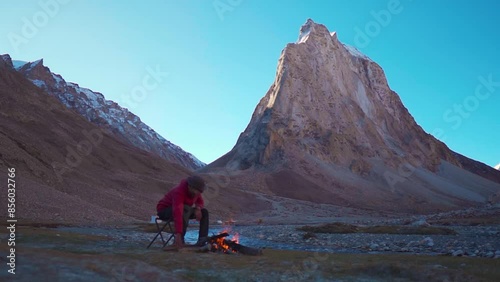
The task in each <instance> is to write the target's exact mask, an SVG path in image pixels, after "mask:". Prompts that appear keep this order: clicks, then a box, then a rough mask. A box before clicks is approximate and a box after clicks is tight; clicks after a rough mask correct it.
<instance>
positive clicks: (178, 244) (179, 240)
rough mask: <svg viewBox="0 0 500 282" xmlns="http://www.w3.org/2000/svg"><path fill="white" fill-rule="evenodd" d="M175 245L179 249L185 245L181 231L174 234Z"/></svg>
mask: <svg viewBox="0 0 500 282" xmlns="http://www.w3.org/2000/svg"><path fill="white" fill-rule="evenodd" d="M174 246H175V247H176V248H177V249H180V248H182V247H184V244H183V243H182V236H181V233H176V234H175V235H174Z"/></svg>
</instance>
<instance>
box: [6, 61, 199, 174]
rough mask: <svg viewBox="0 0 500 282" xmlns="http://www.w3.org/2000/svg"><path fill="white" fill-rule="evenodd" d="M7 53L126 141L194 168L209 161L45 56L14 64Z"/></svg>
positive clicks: (27, 72) (40, 83)
mask: <svg viewBox="0 0 500 282" xmlns="http://www.w3.org/2000/svg"><path fill="white" fill-rule="evenodd" d="M3 56H4V58H5V60H6V61H9V63H8V65H10V67H11V68H14V69H15V70H16V71H18V72H20V73H22V74H23V75H24V76H25V77H27V78H28V79H29V80H31V81H32V83H33V84H35V85H36V86H37V87H39V88H41V89H43V90H46V91H47V92H48V93H50V94H51V95H53V96H54V97H56V98H58V99H59V100H60V101H61V102H62V103H63V104H65V105H66V106H67V107H68V108H70V109H73V110H75V111H76V112H78V113H79V114H81V115H82V116H84V117H85V118H86V119H87V120H89V121H90V122H93V123H95V124H97V125H99V126H101V127H104V128H106V129H109V130H110V131H111V132H113V133H114V134H116V135H117V136H119V137H120V138H122V139H123V140H124V141H125V142H128V143H130V144H132V145H134V146H136V147H138V148H140V149H143V150H146V151H148V152H152V153H155V154H157V155H159V156H160V157H162V158H164V159H166V160H169V161H173V162H177V163H179V164H181V165H183V166H185V167H186V168H189V169H192V170H196V169H198V168H201V167H203V166H204V165H205V163H203V162H201V161H200V160H198V159H197V158H196V157H195V156H193V155H192V154H190V153H188V152H185V151H184V150H183V149H182V148H181V147H179V146H177V145H175V144H173V143H171V142H170V141H168V140H167V139H165V138H163V137H162V136H161V135H159V134H158V133H157V132H156V131H154V130H153V129H152V128H150V127H149V126H148V125H146V124H145V123H143V122H142V121H141V119H140V118H139V117H138V116H136V115H135V114H133V113H131V112H130V111H129V110H128V109H126V108H122V107H121V106H120V105H118V104H117V103H115V102H113V101H111V100H106V99H105V97H104V95H103V94H102V93H99V92H94V91H92V90H90V89H88V88H84V87H80V86H79V85H78V84H77V83H72V82H66V81H65V80H64V78H63V77H62V76H61V75H59V74H55V73H52V72H51V71H50V69H49V68H48V67H46V66H44V64H43V59H40V60H37V61H34V62H22V61H14V62H16V63H17V66H14V64H13V61H12V60H11V58H10V56H9V55H8V54H6V55H3ZM7 56H8V59H6V57H7Z"/></svg>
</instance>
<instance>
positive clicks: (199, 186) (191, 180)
mask: <svg viewBox="0 0 500 282" xmlns="http://www.w3.org/2000/svg"><path fill="white" fill-rule="evenodd" d="M187 183H188V185H189V186H191V187H192V188H193V189H196V190H198V191H200V192H203V191H204V190H205V180H203V178H201V177H200V176H198V175H193V176H190V177H188V178H187Z"/></svg>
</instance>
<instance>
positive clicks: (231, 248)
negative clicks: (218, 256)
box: [199, 232, 262, 256]
mask: <svg viewBox="0 0 500 282" xmlns="http://www.w3.org/2000/svg"><path fill="white" fill-rule="evenodd" d="M227 236H229V234H228V233H227V232H224V233H221V234H218V235H214V236H212V237H209V238H208V239H207V240H206V243H207V244H206V245H205V246H203V247H201V248H200V250H199V251H201V252H208V251H212V252H222V253H227V254H230V253H240V254H244V255H251V256H256V255H262V250H261V249H255V248H250V247H246V246H243V245H241V244H238V242H237V241H231V240H227V239H224V238H225V237H227Z"/></svg>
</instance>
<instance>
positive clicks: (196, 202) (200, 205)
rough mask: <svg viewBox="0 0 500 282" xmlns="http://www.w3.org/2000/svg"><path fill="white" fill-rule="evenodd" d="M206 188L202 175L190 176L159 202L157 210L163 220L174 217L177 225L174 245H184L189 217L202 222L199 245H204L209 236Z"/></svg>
mask: <svg viewBox="0 0 500 282" xmlns="http://www.w3.org/2000/svg"><path fill="white" fill-rule="evenodd" d="M204 190H205V181H204V180H203V178H201V177H200V176H197V175H194V176H189V177H188V178H186V179H183V180H181V182H180V183H179V184H178V185H177V186H176V187H175V188H173V189H172V190H170V191H169V192H168V193H166V194H165V196H164V197H163V198H162V199H161V200H160V201H159V202H158V204H157V205H156V211H157V212H158V217H159V218H160V219H162V220H168V219H173V220H174V226H175V236H174V238H175V239H174V245H175V247H177V248H182V247H183V246H184V236H185V235H186V231H187V227H188V223H189V219H195V218H196V220H197V221H199V222H200V230H199V232H198V241H197V242H196V245H197V246H202V245H203V244H204V243H206V240H207V238H208V210H207V209H205V207H204V202H203V197H202V195H201V194H202V193H203V191H204Z"/></svg>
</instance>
